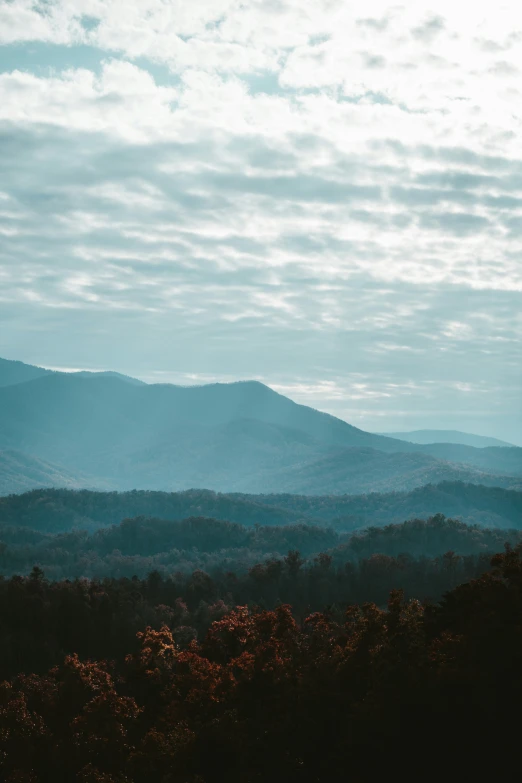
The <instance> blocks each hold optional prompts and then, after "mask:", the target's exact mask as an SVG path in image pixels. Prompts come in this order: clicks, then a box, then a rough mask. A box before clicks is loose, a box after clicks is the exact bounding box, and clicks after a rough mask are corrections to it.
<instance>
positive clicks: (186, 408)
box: [0, 373, 522, 493]
mask: <svg viewBox="0 0 522 783" xmlns="http://www.w3.org/2000/svg"><path fill="white" fill-rule="evenodd" d="M130 380H131V382H129V379H127V378H122V377H120V376H118V375H117V374H112V373H101V374H97V373H93V374H88V375H87V376H86V375H85V374H83V373H73V374H70V373H49V374H44V375H43V376H41V377H39V378H35V379H33V380H29V381H26V382H22V383H18V384H17V385H16V386H15V385H11V386H4V387H3V388H0V449H4V450H17V451H22V452H24V453H25V454H28V455H31V456H33V457H35V458H37V459H40V460H44V461H47V462H50V463H54V464H55V465H64V466H67V471H69V472H70V473H71V475H73V476H78V477H79V478H78V480H79V481H83V482H85V481H87V482H88V483H87V484H86V485H87V486H93V482H95V483H96V484H97V485H98V486H103V487H114V488H120V489H131V488H134V487H140V488H151V489H165V490H175V489H186V488H189V487H194V486H200V487H202V486H204V487H208V488H211V489H217V490H223V491H225V490H226V491H239V492H259V491H267V490H268V491H283V490H284V491H289V492H303V493H304V492H306V493H319V492H338V493H339V492H341V493H342V492H361V491H384V490H389V489H401V490H406V489H412V488H413V487H416V486H420V485H421V484H425V483H428V482H435V481H440V480H442V479H456V480H465V481H474V482H477V483H487V484H492V483H496V484H498V485H502V486H517V481H518V479H517V477H518V476H520V475H522V449H518V448H515V447H513V448H507V449H504V448H484V449H476V448H472V447H469V446H460V445H453V444H430V445H427V446H425V445H419V444H412V443H408V442H406V441H401V440H396V439H392V438H388V437H385V436H381V435H375V434H372V433H369V432H364V431H363V430H360V429H358V428H356V427H353V426H351V425H350V424H348V423H346V422H344V421H341V420H340V419H337V418H335V417H334V416H330V415H328V414H326V413H320V412H319V411H316V410H314V409H313V408H309V407H307V406H304V405H298V404H297V403H295V402H293V401H292V400H289V399H288V398H286V397H284V396H283V395H281V394H278V393H277V392H275V391H273V390H272V389H270V388H269V387H267V386H265V385H263V384H261V383H259V382H256V381H245V382H238V383H231V384H209V385H206V386H195V387H182V386H173V385H170V384H154V385H147V384H143V383H140V382H132V381H133V379H130ZM450 463H460V464H450ZM464 465H465V466H466V467H463V466H464ZM80 475H81V476H82V478H80ZM85 476H87V477H88V478H87V479H86V478H84V477H85ZM495 476H497V477H495ZM91 477H93V478H92V479H91ZM509 477H512V478H509ZM53 483H54V482H53ZM84 485H85V484H84ZM29 486H32V485H29Z"/></svg>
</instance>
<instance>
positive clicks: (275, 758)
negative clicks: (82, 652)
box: [0, 548, 522, 783]
mask: <svg viewBox="0 0 522 783" xmlns="http://www.w3.org/2000/svg"><path fill="white" fill-rule="evenodd" d="M492 569H493V570H492V571H490V572H489V573H487V574H485V575H483V576H482V577H480V578H479V579H475V580H472V581H470V582H468V583H465V584H462V585H460V586H458V587H456V588H454V589H453V590H451V591H450V592H448V593H446V595H445V596H444V597H443V599H442V600H441V602H440V603H438V604H426V603H421V602H419V601H418V600H415V599H413V600H405V599H404V596H403V594H402V593H401V592H400V591H394V592H392V593H391V595H390V597H389V600H388V604H387V606H386V607H385V608H384V607H378V606H377V605H375V604H373V603H366V604H362V605H355V604H354V605H350V606H348V607H347V609H346V610H345V611H344V612H343V614H342V616H340V615H339V614H338V613H332V612H331V611H329V610H325V611H323V612H315V613H312V614H310V615H309V616H308V617H306V618H305V619H304V620H303V621H298V620H296V618H295V616H294V614H293V612H292V609H291V607H290V606H289V605H286V604H281V605H278V606H276V607H275V608H274V609H271V610H266V609H260V608H255V607H252V606H250V607H249V606H236V607H235V608H233V609H231V610H228V611H226V612H225V613H224V614H221V616H219V617H218V618H217V619H215V620H214V621H213V622H212V623H211V625H210V627H209V630H208V632H207V633H206V634H205V635H204V637H203V638H202V639H201V640H199V641H198V640H197V639H196V638H194V636H193V635H192V636H191V635H190V634H188V635H187V634H185V635H183V634H181V636H180V635H179V634H178V630H179V628H178V627H176V626H175V625H174V624H170V625H169V624H167V623H166V624H164V625H162V626H161V627H159V628H156V629H154V628H152V627H150V626H149V627H148V628H146V629H145V630H143V631H141V632H140V633H139V634H138V645H137V647H136V649H135V650H134V651H133V652H130V653H129V654H128V655H127V656H126V657H124V658H122V659H121V660H114V661H110V660H97V661H89V660H81V659H80V658H79V657H78V656H77V655H67V656H66V657H65V658H64V660H63V661H62V662H61V663H60V665H58V666H54V667H52V668H51V669H50V670H49V671H47V672H46V673H44V674H40V675H36V674H28V673H21V674H18V675H16V676H14V677H12V678H11V679H10V680H6V681H4V682H3V683H2V684H1V686H0V777H1V779H2V780H5V781H6V783H43V782H47V781H52V782H53V783H66V782H67V783H69V782H70V783H76V782H77V783H152V781H158V783H222V782H225V783H261V781H263V782H264V781H267V783H268V781H281V782H282V781H285V782H286V781H288V782H289V783H294V782H295V783H301V782H302V783H305V782H306V783H308V782H309V783H312V782H313V783H323V781H324V783H327V782H328V783H332V782H333V781H353V783H366V782H370V781H381V780H388V779H390V778H391V779H395V778H397V779H400V780H402V781H417V780H441V779H445V780H467V779H470V780H471V779H475V780H485V779H488V776H490V777H489V779H491V780H495V779H498V780H502V779H503V780H515V779H517V778H516V777H513V774H514V770H515V769H516V764H517V763H518V737H519V732H520V718H519V713H520V703H521V698H522V622H521V619H520V618H521V617H522V559H521V551H520V550H518V549H515V550H512V549H509V548H508V549H507V550H506V552H505V553H503V554H500V555H497V556H495V558H494V559H493V562H492ZM36 576H37V577H38V578H40V579H41V576H40V575H36ZM33 578H36V577H33ZM29 588H30V585H28V587H27V589H29ZM32 589H35V588H34V585H33V588H32Z"/></svg>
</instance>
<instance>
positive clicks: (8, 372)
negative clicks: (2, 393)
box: [0, 359, 51, 387]
mask: <svg viewBox="0 0 522 783" xmlns="http://www.w3.org/2000/svg"><path fill="white" fill-rule="evenodd" d="M50 374H51V370H44V369H43V368H42V367H33V365H32V364H24V363H23V362H16V361H12V360H11V359H0V387H1V386H13V385H14V384H16V383H24V382H25V381H33V380H34V379H35V378H41V377H42V376H44V375H50Z"/></svg>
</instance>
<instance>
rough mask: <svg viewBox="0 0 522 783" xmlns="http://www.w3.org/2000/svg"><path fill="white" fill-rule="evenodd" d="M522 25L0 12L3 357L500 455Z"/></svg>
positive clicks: (517, 221) (229, 1)
mask: <svg viewBox="0 0 522 783" xmlns="http://www.w3.org/2000/svg"><path fill="white" fill-rule="evenodd" d="M521 69H522V6H520V4H516V3H513V2H510V3H501V2H500V3H499V2H495V3H493V2H490V1H489V0H488V2H480V0H477V2H474V3H473V4H468V3H458V2H455V1H454V0H452V2H447V0H438V2H437V3H435V2H429V3H428V2H424V0H415V2H406V3H402V4H401V3H400V2H399V3H389V2H380V1H379V2H377V1H375V0H366V1H365V2H364V3H362V4H361V3H349V2H347V1H346V0H342V2H338V1H337V0H262V1H261V0H259V1H256V0H253V1H250V0H242V1H240V0H192V1H191V2H186V0H63V1H62V2H60V1H55V0H40V1H38V0H36V1H34V2H31V1H30V0H3V2H1V3H0V355H1V356H3V357H4V358H9V359H20V360H22V361H26V362H29V363H33V364H39V365H42V366H46V367H55V368H63V369H73V368H74V369H76V368H82V369H111V370H118V371H120V372H124V373H127V374H130V375H134V376H137V377H140V378H143V379H144V380H147V381H151V382H173V383H181V384H197V383H206V382H211V381H232V380H238V379H247V378H256V379H259V380H261V381H263V382H265V383H267V384H268V385H270V386H272V387H273V388H275V389H276V390H278V391H280V392H282V393H284V394H287V395H288V396H290V397H291V398H292V399H294V400H296V401H298V402H302V403H305V404H308V405H312V406H313V407H316V408H319V409H321V410H325V411H329V412H331V413H334V414H335V415H337V416H340V417H341V418H343V419H346V420H347V421H349V422H351V423H352V424H355V425H356V426H359V427H362V428H364V429H368V430H373V431H393V430H408V429H418V428H443V429H449V428H452V429H460V430H464V431H467V432H477V433H479V434H485V435H493V436H497V437H501V438H504V439H506V440H509V441H511V442H516V443H519V444H521V445H522V350H521V346H522V293H521V292H522V154H521V149H522V148H521V144H520V136H521V113H522V79H521V76H522V74H521Z"/></svg>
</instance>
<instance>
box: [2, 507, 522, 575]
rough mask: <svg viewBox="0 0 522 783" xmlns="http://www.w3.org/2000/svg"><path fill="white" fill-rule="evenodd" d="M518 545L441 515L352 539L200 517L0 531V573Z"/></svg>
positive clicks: (318, 530)
mask: <svg viewBox="0 0 522 783" xmlns="http://www.w3.org/2000/svg"><path fill="white" fill-rule="evenodd" d="M521 540H522V531H520V530H499V529H488V528H483V527H480V526H478V525H475V526H470V525H466V524H464V523H462V522H458V521H457V520H453V519H446V518H445V517H444V516H443V515H441V514H439V515H437V516H435V517H432V518H430V519H428V520H427V521H423V520H411V521H409V522H404V523H402V524H392V525H386V526H385V527H370V528H367V529H363V530H361V531H358V532H355V533H348V532H345V533H342V532H338V531H336V530H334V529H333V528H331V527H324V526H322V527H318V526H314V525H305V524H293V525H283V526H275V525H272V526H259V525H256V526H255V527H245V526H243V525H238V524H237V523H233V522H225V521H220V520H216V519H210V518H207V517H191V518H189V519H184V520H181V521H173V520H162V519H154V518H147V517H137V518H134V519H125V520H124V521H123V522H121V523H120V524H119V525H112V526H109V527H106V528H100V529H98V530H96V531H94V532H93V533H92V534H90V535H89V534H88V533H87V532H86V531H74V532H70V533H58V534H55V535H53V534H49V533H41V532H38V531H35V530H31V529H29V528H22V527H9V526H5V527H0V573H1V574H5V575H11V574H16V573H28V572H29V571H30V570H31V569H32V567H33V566H35V565H37V566H38V567H39V568H42V569H43V570H44V571H45V573H46V575H47V576H48V577H49V578H52V579H62V578H77V577H88V578H98V579H101V578H103V577H108V576H110V577H132V576H139V577H144V576H146V575H147V574H148V573H149V572H150V571H152V570H155V571H157V572H158V573H160V574H162V575H163V576H164V577H168V576H169V575H170V574H173V573H185V574H187V573H191V572H192V571H194V570H203V571H205V572H208V573H210V574H214V575H215V574H218V573H219V574H222V573H223V572H227V571H235V572H237V573H245V572H247V571H248V570H249V569H250V568H252V567H253V566H255V565H256V564H258V563H260V562H263V563H265V565H264V566H263V568H265V570H266V573H267V574H268V573H271V571H270V569H271V568H272V567H274V568H276V565H275V564H277V563H278V562H279V564H280V565H282V560H283V558H284V557H285V556H286V554H287V553H288V552H289V551H293V552H296V553H299V560H300V561H302V563H303V564H304V563H305V562H307V563H308V564H309V563H311V562H314V560H315V559H317V558H319V559H321V558H323V561H324V562H327V560H328V562H332V563H334V564H335V565H339V566H343V567H344V566H345V564H346V563H348V562H351V563H355V562H357V561H359V560H361V559H364V558H372V556H374V555H379V556H380V555H383V556H386V557H387V558H399V559H400V558H403V557H406V558H408V557H420V558H426V557H438V556H442V555H445V554H446V553H447V552H454V553H455V554H456V555H459V556H468V555H482V554H484V553H488V552H489V553H492V552H496V551H498V550H499V549H502V547H503V546H504V544H505V543H509V544H512V545H516V544H518V543H519V542H520V541H521ZM324 558H326V559H327V560H325V559H324ZM390 562H391V561H390ZM400 562H403V561H400ZM267 563H269V564H270V563H271V564H272V565H267ZM259 568H261V566H260V567H259ZM397 568H399V570H400V565H397ZM276 570H277V568H276ZM258 573H259V574H261V573H262V569H261V570H259V569H258ZM390 589H391V587H390Z"/></svg>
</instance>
